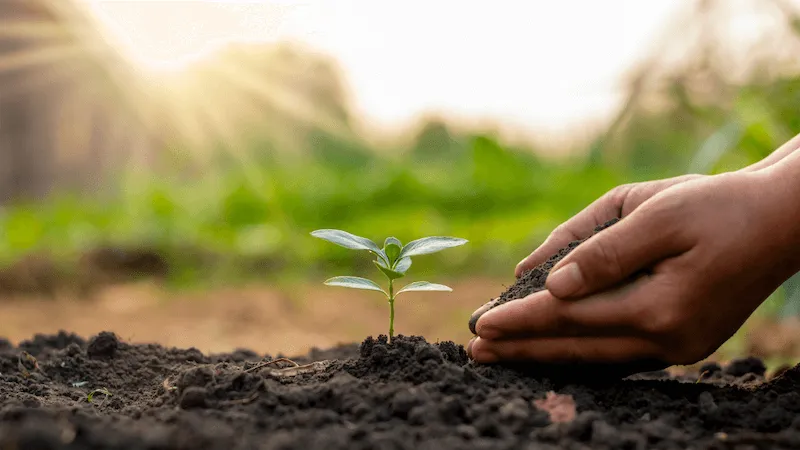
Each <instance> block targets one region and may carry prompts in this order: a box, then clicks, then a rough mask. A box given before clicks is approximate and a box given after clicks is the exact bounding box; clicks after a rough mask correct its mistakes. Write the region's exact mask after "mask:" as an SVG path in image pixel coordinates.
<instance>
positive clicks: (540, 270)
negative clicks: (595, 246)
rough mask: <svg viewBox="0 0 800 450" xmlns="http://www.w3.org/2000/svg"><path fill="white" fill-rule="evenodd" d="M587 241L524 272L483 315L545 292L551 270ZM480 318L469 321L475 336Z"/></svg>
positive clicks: (573, 244) (581, 240) (490, 304)
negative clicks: (509, 303)
mask: <svg viewBox="0 0 800 450" xmlns="http://www.w3.org/2000/svg"><path fill="white" fill-rule="evenodd" d="M617 222H619V219H612V220H609V221H608V222H606V223H604V224H602V225H600V226H598V227H596V228H595V229H594V234H597V233H599V232H601V231H603V230H605V229H606V228H608V227H610V226H612V225H614V224H615V223H617ZM587 239H589V238H586V239H580V240H577V241H572V242H570V243H569V244H568V245H567V246H566V247H564V248H562V249H561V250H559V251H558V253H556V254H555V255H553V256H551V257H550V258H549V259H548V260H547V261H545V262H543V263H542V264H540V265H538V266H536V267H534V268H533V269H531V270H529V271H527V272H524V273H523V274H522V275H520V276H519V278H517V280H516V282H515V283H514V284H513V285H511V287H509V288H508V289H506V290H505V292H503V293H502V294H500V296H499V297H497V298H495V299H493V300H491V301H490V302H489V303H487V305H488V306H489V307H488V308H487V309H486V310H485V311H483V313H486V311H489V310H490V309H492V308H496V307H498V306H500V305H502V304H504V303H508V302H510V301H512V300H519V299H522V298H525V297H527V296H528V295H531V294H533V293H534V292H539V291H543V290H544V282H545V281H546V280H547V275H549V274H550V270H551V269H552V268H553V267H554V266H555V265H556V264H558V262H559V261H561V260H562V259H564V257H565V256H567V255H568V254H569V253H570V252H571V251H572V250H574V249H575V248H576V247H577V246H578V245H580V244H582V243H583V242H585V241H586V240H587ZM480 317H481V314H476V315H474V316H472V317H470V319H469V329H470V331H472V333H473V334H475V325H476V324H477V323H478V319H480Z"/></svg>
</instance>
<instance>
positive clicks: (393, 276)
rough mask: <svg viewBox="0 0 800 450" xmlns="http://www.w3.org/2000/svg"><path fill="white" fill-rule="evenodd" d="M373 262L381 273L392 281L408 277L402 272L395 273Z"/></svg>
mask: <svg viewBox="0 0 800 450" xmlns="http://www.w3.org/2000/svg"><path fill="white" fill-rule="evenodd" d="M373 262H374V263H375V265H376V266H377V267H378V269H380V270H381V272H383V274H384V275H386V276H387V277H388V278H389V279H390V280H396V279H398V278H403V277H404V276H406V274H404V273H402V272H397V271H394V270H392V269H389V268H386V267H384V266H383V265H382V264H381V263H379V262H378V261H373Z"/></svg>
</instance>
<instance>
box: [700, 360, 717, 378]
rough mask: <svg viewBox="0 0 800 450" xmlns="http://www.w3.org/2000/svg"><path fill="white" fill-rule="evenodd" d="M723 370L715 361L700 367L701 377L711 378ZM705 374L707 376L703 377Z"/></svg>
mask: <svg viewBox="0 0 800 450" xmlns="http://www.w3.org/2000/svg"><path fill="white" fill-rule="evenodd" d="M721 370H722V366H720V365H719V364H718V363H716V362H714V361H709V362H707V363H704V364H703V365H702V366H700V375H702V376H709V375H713V374H715V373H717V372H719V371H721ZM703 374H705V375H703Z"/></svg>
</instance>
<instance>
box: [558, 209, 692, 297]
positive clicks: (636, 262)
mask: <svg viewBox="0 0 800 450" xmlns="http://www.w3.org/2000/svg"><path fill="white" fill-rule="evenodd" d="M677 219H678V218H676V217H674V215H673V214H672V211H669V210H668V209H664V208H661V209H660V210H657V209H656V208H647V207H643V208H640V209H637V210H636V211H634V212H633V213H632V214H631V215H629V216H628V217H626V218H625V219H624V220H621V221H620V222H619V223H617V224H616V225H614V226H613V227H610V228H608V229H605V230H603V231H602V232H600V233H598V234H596V235H594V236H592V238H590V239H589V240H587V241H586V242H584V243H583V244H581V245H580V246H578V247H576V248H575V250H573V251H572V252H571V253H570V254H569V255H567V256H566V257H565V258H564V259H562V260H561V261H560V262H559V263H558V264H556V266H555V267H553V270H552V271H551V272H550V275H549V276H548V277H547V281H546V282H545V286H546V288H547V290H548V291H550V292H551V293H552V294H553V295H554V296H556V297H558V298H562V299H566V298H576V297H582V296H586V295H589V294H591V293H594V292H599V291H601V290H603V289H606V288H609V287H612V286H615V285H617V284H619V283H621V282H623V281H625V280H627V279H628V278H630V277H631V276H632V275H634V274H636V273H638V272H641V271H643V270H646V269H648V268H650V267H651V266H652V265H653V264H654V263H655V262H657V261H660V260H663V259H665V258H667V257H670V256H676V255H679V254H681V253H683V252H685V251H688V250H689V249H690V248H691V243H690V242H689V241H687V240H686V239H683V238H682V236H683V234H682V233H681V230H680V227H679V226H678V225H677V224H678V222H677Z"/></svg>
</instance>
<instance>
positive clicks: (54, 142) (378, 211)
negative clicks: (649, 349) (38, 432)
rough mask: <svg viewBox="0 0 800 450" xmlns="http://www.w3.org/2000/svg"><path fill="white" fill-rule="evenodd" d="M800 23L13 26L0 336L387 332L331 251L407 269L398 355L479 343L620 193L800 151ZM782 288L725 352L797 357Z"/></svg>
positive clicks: (214, 18) (319, 20)
mask: <svg viewBox="0 0 800 450" xmlns="http://www.w3.org/2000/svg"><path fill="white" fill-rule="evenodd" d="M799 51H800V1H793V0H653V1H648V2H641V1H636V0H627V1H625V0H607V1H605V2H593V1H589V0H564V1H560V2H552V1H550V2H544V1H531V2H519V1H517V0H507V1H495V2H491V3H486V2H475V3H474V4H473V3H469V4H465V2H459V1H445V0H441V1H437V2H424V1H417V0H407V1H404V2H388V1H386V2H375V1H370V0H347V1H345V0H342V1H337V2H329V1H323V0H319V1H311V0H309V1H297V2H295V1H291V2H290V1H282V0H271V1H270V0H264V1H247V2H245V1H228V2H221V1H219V2H211V1H208V2H202V1H188V0H187V1H166V0H164V1H159V0H153V1H144V0H142V1H134V0H128V1H123V0H120V1H111V0H108V1H102V0H97V1H91V0H3V1H2V2H0V335H2V336H6V337H8V338H10V339H11V340H12V341H18V340H20V339H25V338H29V337H31V336H32V335H33V334H34V333H37V332H55V331H58V330H59V329H65V330H68V331H72V332H77V333H79V334H82V335H88V334H91V333H95V332H98V331H100V330H112V331H115V332H117V333H118V334H119V335H120V336H121V337H123V338H125V339H131V340H134V341H156V342H160V343H163V344H166V345H175V346H183V347H189V346H194V347H197V348H199V349H201V350H203V351H224V350H231V349H234V348H237V347H249V348H252V349H255V350H258V351H261V352H271V353H276V352H283V353H287V354H296V353H299V352H303V351H305V350H307V349H308V348H309V347H312V346H320V347H325V346H330V345H334V344H336V343H338V342H352V341H360V340H361V339H363V338H364V337H365V336H366V335H370V334H372V335H376V334H378V333H383V332H385V329H386V322H387V309H388V308H387V306H386V304H385V301H384V300H382V299H381V298H380V297H379V296H373V295H370V293H369V292H366V293H362V292H359V291H347V290H344V289H339V288H327V287H324V286H322V285H321V283H322V281H323V280H324V279H326V278H328V277H329V276H334V275H361V276H377V275H379V274H378V273H376V270H375V269H374V267H373V266H372V264H371V261H370V259H369V258H368V257H367V255H365V254H363V253H358V252H352V251H347V250H345V249H341V248H338V247H335V246H333V245H330V244H327V243H325V242H322V241H319V240H316V239H313V238H311V237H310V236H309V232H310V231H312V230H314V229H318V228H339V229H344V230H347V231H350V232H352V233H355V234H359V235H362V236H366V237H369V238H372V239H374V240H376V241H377V240H380V241H381V242H382V240H383V238H384V237H386V236H396V237H398V238H399V239H401V240H402V241H404V242H408V241H410V240H413V239H416V238H418V237H422V236H429V235H451V236H458V237H463V238H466V239H469V240H470V244H469V245H468V246H465V247H460V248H458V249H455V250H450V251H448V252H443V253H441V254H436V255H431V256H427V257H420V258H418V259H415V261H414V267H413V268H412V270H411V271H410V272H409V275H410V278H413V279H428V280H430V281H434V282H443V283H447V284H450V285H451V286H452V287H453V288H454V289H455V292H454V293H452V294H420V295H408V297H406V298H405V299H401V300H400V301H399V303H398V305H397V314H398V316H397V323H396V328H397V329H398V330H399V332H401V333H404V334H422V335H424V336H426V337H427V338H428V340H430V341H435V340H445V339H448V340H457V341H462V342H466V340H467V339H468V338H469V331H468V329H467V326H466V322H467V319H468V316H469V314H470V312H471V311H473V310H474V309H475V308H477V307H478V306H479V305H481V304H482V303H484V302H485V301H488V300H489V299H490V298H492V297H494V296H496V295H498V294H499V293H500V292H502V291H503V290H504V289H505V286H506V285H509V284H511V283H513V268H514V265H515V264H516V262H517V261H519V260H520V259H521V258H522V257H524V256H525V255H527V254H528V253H529V252H530V251H531V250H532V249H533V248H535V247H536V246H537V245H538V244H539V243H540V242H541V241H542V240H543V239H544V238H545V237H546V236H547V234H548V233H549V232H550V231H551V230H552V229H553V228H554V227H555V226H556V225H558V224H559V223H560V222H562V221H563V220H565V219H567V218H569V217H570V216H571V215H572V214H574V213H576V212H578V211H579V210H580V209H582V208H583V207H584V206H586V205H587V204H589V203H590V202H591V201H593V200H594V199H596V198H597V197H599V196H600V195H602V194H603V193H604V192H606V191H607V190H609V189H611V188H613V187H614V186H616V185H618V184H622V183H629V182H634V181H644V180H649V179H655V178H663V177H669V176H675V175H680V174H685V173H689V172H693V173H717V172H722V171H727V170H733V169H738V168H741V167H743V166H745V165H748V164H750V163H753V162H755V161H757V160H759V159H761V158H763V157H764V156H766V155H767V154H769V153H770V152H771V151H772V150H774V149H775V148H777V147H778V146H779V145H780V144H782V143H783V142H785V141H786V140H788V139H789V138H790V137H792V136H793V135H795V134H797V133H799V132H800V109H799V108H798V106H799V105H800V58H798V57H797V55H798V54H800V53H798V52H799ZM796 285H797V283H796V282H794V280H790V282H787V284H786V285H785V286H783V287H782V288H781V289H780V290H779V291H777V292H776V293H775V294H774V295H773V296H772V297H771V298H770V300H769V301H768V302H767V303H766V304H765V305H764V306H763V307H762V308H761V309H760V310H759V311H758V313H757V314H756V315H755V316H754V317H753V318H752V319H751V321H750V322H749V323H748V324H747V326H746V327H745V329H744V330H743V331H742V332H741V333H740V334H738V335H737V336H735V337H734V338H733V339H732V340H731V341H730V342H729V343H728V344H726V345H725V347H723V349H722V350H721V351H720V352H719V355H718V357H719V358H723V359H724V358H730V357H733V356H737V355H740V354H745V353H747V354H756V355H759V356H765V357H769V358H772V360H773V361H788V360H794V359H795V358H797V357H800V341H798V336H800V333H798V331H800V325H798V323H800V322H798V319H797V315H798V313H800V295H799V294H797V292H798V289H797V288H796V287H795V286H796Z"/></svg>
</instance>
